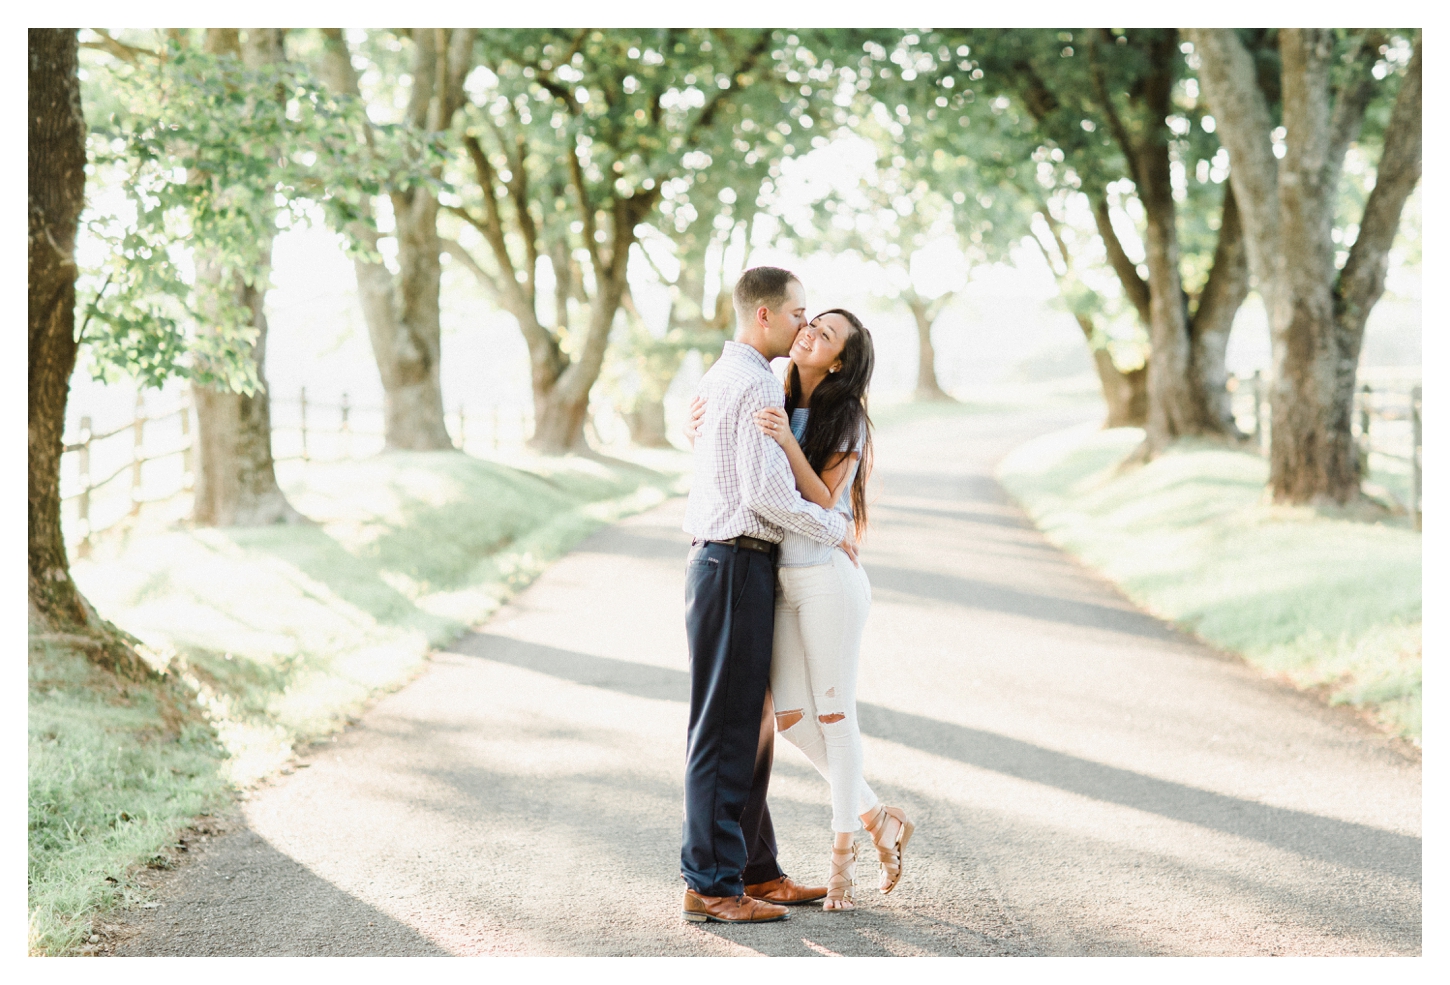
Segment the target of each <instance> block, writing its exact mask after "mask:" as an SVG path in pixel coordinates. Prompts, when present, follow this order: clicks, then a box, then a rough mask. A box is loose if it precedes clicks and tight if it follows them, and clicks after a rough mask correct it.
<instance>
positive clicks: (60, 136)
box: [26, 28, 152, 679]
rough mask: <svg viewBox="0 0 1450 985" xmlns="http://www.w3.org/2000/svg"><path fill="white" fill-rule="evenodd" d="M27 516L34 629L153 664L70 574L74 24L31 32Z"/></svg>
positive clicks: (138, 673) (97, 656) (76, 116)
mask: <svg viewBox="0 0 1450 985" xmlns="http://www.w3.org/2000/svg"><path fill="white" fill-rule="evenodd" d="M28 47H29V56H30V63H29V79H28V82H29V85H28V88H29V101H28V108H29V138H30V140H29V175H28V187H27V193H28V206H29V208H28V212H29V217H28V222H27V229H28V243H27V250H26V253H27V268H28V281H29V291H28V294H29V297H28V314H29V320H30V327H29V332H30V334H29V347H28V351H27V357H28V362H29V391H30V402H29V418H28V428H27V431H28V444H29V449H28V450H29V463H28V464H29V492H28V498H27V510H26V512H27V519H28V521H29V554H30V573H29V579H28V586H27V593H28V597H29V615H30V622H31V626H32V631H34V630H39V631H40V633H41V635H42V637H44V636H45V635H48V634H55V633H58V634H65V635H66V636H67V637H68V638H72V641H73V642H75V641H78V640H79V641H84V647H85V649H86V651H87V654H88V656H90V657H91V659H93V660H95V661H96V662H97V663H99V664H101V665H103V666H106V667H109V668H110V669H112V670H114V671H116V672H118V673H121V674H123V675H125V676H128V677H131V678H134V679H143V678H146V677H148V676H151V674H152V671H151V670H150V668H149V666H148V665H147V664H146V662H145V661H144V660H142V659H141V658H140V656H138V655H137V653H136V651H135V650H134V649H133V648H132V647H131V646H130V645H129V643H130V642H131V638H130V637H129V636H127V635H126V634H124V633H122V632H121V631H120V630H118V629H116V627H114V626H112V625H111V624H110V623H108V622H105V621H104V620H102V619H101V618H100V617H99V616H98V615H96V612H95V610H94V609H92V608H91V606H90V603H88V602H87V601H86V600H85V597H84V596H82V595H81V593H80V590H79V589H78V588H77V587H76V584H75V582H74V581H73V580H72V579H71V574H70V559H69V557H68V556H67V554H66V549H65V539H64V537H63V535H62V533H61V527H60V459H61V454H62V449H63V448H64V445H63V443H62V434H63V432H64V430H65V405H66V400H67V398H68V397H69V395H70V377H71V371H72V370H73V369H74V368H75V362H76V347H77V343H76V338H75V302H76V293H75V280H76V263H75V257H74V250H75V241H76V228H77V224H78V222H79V219H80V214H81V211H82V210H83V209H84V208H85V183H86V176H85V164H86V144H85V136H86V124H85V116H84V115H83V114H82V112H81V94H80V79H79V77H78V74H77V70H78V63H77V59H76V51H77V45H76V32H75V30H74V29H40V28H32V29H30V31H29V45H28Z"/></svg>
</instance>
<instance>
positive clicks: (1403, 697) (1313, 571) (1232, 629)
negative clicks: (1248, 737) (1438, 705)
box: [999, 426, 1421, 744]
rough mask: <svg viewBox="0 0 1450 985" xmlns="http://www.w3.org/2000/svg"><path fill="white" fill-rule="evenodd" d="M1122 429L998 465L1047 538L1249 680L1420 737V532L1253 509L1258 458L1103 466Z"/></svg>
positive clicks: (1343, 514) (1210, 454) (1260, 466)
mask: <svg viewBox="0 0 1450 985" xmlns="http://www.w3.org/2000/svg"><path fill="white" fill-rule="evenodd" d="M1141 438H1142V432H1141V431H1140V430H1138V429H1135V428H1117V429H1113V430H1110V431H1102V430H1099V429H1097V428H1096V427H1093V426H1085V427H1077V428H1071V429H1068V430H1066V431H1060V432H1057V433H1055V434H1051V435H1047V436H1045V437H1042V438H1039V439H1037V440H1035V441H1032V442H1029V443H1028V444H1026V445H1023V446H1022V447H1020V448H1018V449H1016V450H1015V451H1014V452H1013V453H1012V454H1011V455H1009V456H1008V457H1007V458H1006V459H1005V460H1004V461H1003V462H1002V464H1001V466H1000V469H999V476H1000V478H1001V480H1002V482H1003V484H1004V485H1006V486H1007V488H1008V489H1009V490H1010V491H1011V492H1012V494H1013V495H1014V496H1016V497H1017V498H1018V499H1019V500H1020V501H1021V502H1022V503H1023V504H1024V505H1025V507H1026V508H1027V510H1028V512H1029V513H1030V514H1031V515H1032V517H1033V518H1034V519H1035V520H1036V521H1037V523H1038V525H1039V526H1040V527H1041V528H1042V530H1043V531H1044V532H1045V533H1046V534H1047V536H1048V538H1049V539H1051V540H1052V541H1053V542H1054V543H1056V544H1058V545H1059V546H1061V547H1063V548H1065V549H1066V550H1068V551H1070V552H1072V553H1073V554H1075V555H1077V556H1078V557H1080V558H1082V559H1083V560H1084V561H1085V562H1087V563H1088V564H1090V565H1092V566H1093V567H1095V568H1097V569H1099V570H1101V571H1102V572H1103V573H1105V574H1106V575H1107V576H1108V577H1109V578H1111V579H1112V580H1113V581H1115V582H1116V583H1117V584H1118V585H1119V586H1120V587H1121V588H1122V589H1123V590H1124V591H1125V592H1126V593H1127V594H1128V595H1129V596H1130V597H1131V598H1132V599H1133V600H1134V601H1135V602H1137V603H1139V604H1140V605H1142V606H1143V607H1144V608H1146V609H1148V610H1149V611H1151V612H1153V613H1155V614H1156V615H1158V616H1160V617H1162V618H1164V619H1167V620H1170V621H1172V622H1173V623H1175V624H1177V625H1178V626H1180V627H1182V628H1183V629H1185V630H1187V631H1189V632H1192V633H1194V634H1196V635H1197V636H1198V637H1200V638H1201V639H1203V640H1205V641H1206V642H1208V643H1210V644H1212V645H1214V646H1216V647H1219V648H1221V649H1224V650H1229V651H1232V652H1234V653H1238V654H1241V655H1242V656H1243V657H1244V659H1245V660H1247V661H1248V662H1249V663H1250V664H1252V665H1254V666H1255V667H1258V668H1260V669H1261V670H1263V671H1264V672H1265V673H1268V674H1270V675H1273V676H1276V677H1280V678H1282V679H1285V680H1287V681H1290V682H1292V683H1293V684H1295V685H1296V686H1298V687H1302V688H1312V689H1315V690H1318V691H1320V692H1321V693H1323V694H1324V695H1325V697H1326V698H1327V699H1328V700H1329V701H1330V702H1331V703H1333V704H1340V703H1349V704H1351V705H1354V706H1355V707H1358V708H1362V709H1364V710H1365V711H1366V712H1368V713H1369V714H1371V715H1372V716H1373V717H1374V718H1375V719H1376V720H1377V721H1378V722H1379V723H1380V724H1381V725H1382V726H1383V727H1385V728H1386V729H1388V730H1390V731H1392V732H1394V733H1396V734H1398V735H1401V736H1404V737H1405V738H1407V739H1409V740H1411V741H1413V742H1415V743H1417V744H1418V743H1419V741H1420V736H1421V676H1420V672H1421V538H1420V535H1419V534H1418V533H1417V532H1415V531H1414V530H1412V529H1410V527H1409V525H1408V523H1407V521H1406V520H1405V519H1404V518H1402V517H1378V516H1375V515H1374V514H1373V513H1371V512H1370V511H1365V510H1360V511H1329V510H1322V511H1316V510H1311V509H1307V508H1290V507H1281V506H1273V505H1269V504H1267V503H1265V502H1264V499H1263V490H1264V486H1265V483H1266V481H1267V478H1268V466H1267V463H1266V462H1265V461H1264V460H1263V459H1262V458H1259V457H1258V456H1256V455H1251V454H1247V453H1243V452H1238V451H1229V450H1225V449H1223V448H1220V447H1217V446H1211V445H1206V444H1187V443H1185V444H1184V445H1182V446H1180V447H1179V448H1177V449H1176V450H1174V451H1173V452H1171V453H1169V454H1167V455H1164V456H1163V457H1161V458H1159V459H1158V460H1156V461H1154V462H1152V463H1150V464H1149V465H1146V466H1143V467H1137V468H1129V469H1126V470H1123V471H1121V472H1120V471H1118V469H1117V465H1118V463H1119V462H1120V461H1122V459H1123V458H1124V456H1125V455H1127V453H1128V452H1129V451H1131V450H1132V449H1133V448H1134V447H1135V446H1136V445H1137V444H1138V442H1139V441H1140V440H1141Z"/></svg>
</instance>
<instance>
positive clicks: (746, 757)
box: [680, 267, 913, 923]
mask: <svg viewBox="0 0 1450 985" xmlns="http://www.w3.org/2000/svg"><path fill="white" fill-rule="evenodd" d="M734 302H735V316H736V333H735V341H733V342H726V343H725V348H724V351H723V352H721V354H720V358H719V359H718V360H717V361H716V362H715V364H714V365H713V366H711V367H710V369H709V371H708V372H707V373H705V375H704V377H703V379H701V381H700V390H699V395H698V396H697V398H696V400H695V402H694V403H693V404H692V405H691V413H690V421H689V423H688V424H687V426H686V434H687V435H688V436H689V437H690V439H691V441H692V443H693V444H694V448H695V472H694V483H693V485H692V486H691V489H690V498H689V504H688V506H687V509H686V514H685V530H686V532H687V533H689V534H690V536H691V537H692V538H693V540H694V547H693V548H692V550H691V552H690V560H689V565H688V569H687V573H686V581H685V628H686V633H687V635H688V637H689V648H690V726H689V745H688V748H687V752H686V759H685V824H684V844H683V847H682V849H681V851H680V870H681V871H680V874H681V875H682V876H683V877H684V880H685V884H686V889H685V904H684V915H685V919H686V920H691V921H695V922H704V921H707V920H716V921H721V922H724V923H759V922H765V921H771V920H783V919H785V918H786V917H787V916H788V915H789V911H788V910H786V907H787V906H791V905H795V904H800V903H810V902H814V901H817V900H822V899H824V901H825V902H824V903H823V904H822V906H823V907H824V908H825V909H827V910H833V911H834V910H849V909H853V908H854V906H855V903H854V901H853V898H852V886H853V884H854V878H855V862H856V843H855V836H856V832H858V831H860V830H862V828H863V827H864V828H865V830H866V832H867V833H868V834H869V836H870V838H871V841H872V842H873V844H874V845H875V848H876V852H877V855H878V857H879V858H880V861H881V881H880V889H881V891H882V892H883V893H889V892H891V890H893V889H894V888H896V885H897V883H898V882H899V881H900V879H901V864H902V851H903V849H905V847H906V843H907V841H908V840H909V839H910V838H911V833H912V828H913V825H912V823H911V821H909V820H908V819H907V817H906V814H905V812H904V811H902V810H901V809H900V808H899V807H887V806H886V805H885V804H883V803H882V802H881V800H880V799H879V798H877V796H876V795H875V794H874V793H872V792H871V788H870V787H869V786H867V785H866V780H865V778H864V777H863V775H862V753H861V731H860V727H859V725H858V724H857V719H856V674H857V665H858V663H859V660H860V653H861V633H862V630H863V629H864V628H865V625H866V614H867V611H868V609H869V608H870V605H871V585H870V583H869V582H868V581H867V580H866V573H865V572H864V571H862V570H861V566H860V564H859V562H858V561H857V558H856V552H857V548H856V538H857V537H858V536H859V535H860V534H861V533H862V532H863V531H864V530H865V528H866V480H867V477H868V476H869V474H870V471H871V423H870V419H869V418H868V417H867V413H866V410H867V408H866V392H867V388H868V385H869V384H870V382H871V370H872V367H873V364H874V362H875V351H874V349H873V347H872V344H871V333H870V332H868V331H867V330H866V326H864V325H863V324H861V321H860V320H859V319H858V318H857V317H856V316H855V315H853V314H851V313H850V312H849V311H845V310H843V309H840V308H834V309H831V310H829V311H825V312H822V313H821V314H819V315H817V316H816V317H815V318H814V319H812V320H810V321H809V322H807V320H806V316H805V312H806V307H805V290H804V288H803V287H802V286H801V283H800V281H799V280H798V279H797V278H796V277H795V275H794V274H792V273H791V272H790V271H788V270H782V269H780V268H778V267H755V268H752V269H750V270H747V271H745V273H744V274H742V275H741V277H740V280H739V282H738V283H737V284H736V285H735V295H734ZM781 356H789V357H790V363H789V366H788V369H787V372H786V384H785V388H784V391H782V388H781V384H780V382H779V381H778V380H777V379H776V377H775V375H774V374H773V373H772V372H771V370H770V361H771V360H772V359H775V358H778V357H781ZM777 729H778V730H779V731H780V734H781V735H782V736H784V737H785V738H786V739H788V740H789V741H790V742H791V743H793V744H794V745H795V746H796V747H797V748H799V749H800V750H801V752H803V753H805V754H806V756H807V757H808V758H809V759H810V761H811V762H812V763H813V764H814V765H815V767H816V769H817V770H819V771H820V773H821V775H822V776H824V777H825V778H826V780H827V782H829V783H830V786H831V829H832V831H833V832H834V834H835V838H834V842H833V845H832V848H831V855H830V870H829V875H828V877H827V880H826V885H825V886H824V887H814V888H813V887H808V886H802V885H800V884H799V883H797V882H795V881H794V880H793V879H791V878H790V877H789V876H787V875H786V874H785V873H784V872H782V871H781V869H780V866H779V865H778V864H777V862H776V847H775V832H774V829H773V828H772V827H771V822H770V810H769V808H767V807H766V803H765V794H766V789H767V787H768V786H769V783H770V770H771V763H772V760H773V753H774V735H775V731H776V730H777Z"/></svg>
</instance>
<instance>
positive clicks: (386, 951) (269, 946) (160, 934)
mask: <svg viewBox="0 0 1450 985" xmlns="http://www.w3.org/2000/svg"><path fill="white" fill-rule="evenodd" d="M214 852H215V853H214V854H209V855H208V856H205V857H204V858H203V859H199V860H198V861H199V862H202V863H203V864H204V866H206V867H209V868H211V869H214V870H217V873H216V874H210V873H207V872H206V868H202V870H201V871H195V870H193V871H190V872H185V873H183V876H182V884H181V886H180V887H178V888H179V889H180V892H179V893H178V894H177V895H176V896H175V897H173V898H171V899H168V900H166V901H164V902H163V903H162V905H161V907H160V908H158V909H156V910H154V911H146V912H147V915H146V916H143V915H141V914H140V913H137V914H136V915H135V916H134V917H132V918H130V919H129V920H128V923H130V924H131V926H130V927H128V928H126V929H125V930H123V931H122V934H123V935H124V936H125V940H124V942H123V943H122V944H121V945H120V946H119V947H117V948H116V954H117V955H121V956H131V955H152V956H169V955H188V956H192V957H222V956H231V957H260V956H273V957H290V956H317V955H352V956H359V957H365V956H380V955H415V956H446V955H447V954H448V952H447V951H446V950H444V949H443V948H441V947H439V946H438V945H436V944H434V943H433V942H432V941H430V940H428V939H427V938H426V937H424V936H423V935H421V934H419V933H418V932H417V931H416V930H414V929H413V928H412V927H409V926H408V925H407V924H404V923H401V922H399V921H397V920H395V919H393V918H392V917H390V916H388V915H387V914H385V913H383V912H382V911H380V910H377V909H375V908H374V907H372V906H369V905H368V904H367V903H364V902H363V901H361V900H359V899H358V898H357V897H355V896H353V895H352V894H350V893H348V892H347V891H345V890H343V889H340V888H338V887H337V886H336V885H334V884H333V883H331V882H329V881H327V880H326V879H322V878H320V877H318V876H317V875H315V874H314V873H313V872H312V871H311V870H310V869H308V868H307V867H306V866H304V865H303V864H302V863H300V862H298V861H297V860H296V859H293V858H291V857H289V856H287V855H285V854H283V853H282V852H280V851H278V850H277V849H276V848H274V847H272V846H271V845H270V844H268V843H267V841H266V840H265V839H264V838H262V837H261V836H260V835H258V834H257V833H256V832H255V831H252V830H251V829H249V828H243V829H242V830H240V831H238V832H236V834H235V835H232V836H231V840H229V841H228V842H227V843H226V845H225V850H224V853H223V851H216V850H214ZM217 874H219V876H220V882H218V879H217V878H216V877H215V875H217ZM258 913H266V914H268V919H266V920H257V919H256V915H257V914H258ZM132 928H134V931H135V933H134V936H133V935H132V934H131V933H128V931H130V930H131V929H132Z"/></svg>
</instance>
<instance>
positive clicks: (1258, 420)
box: [1254, 369, 1264, 455]
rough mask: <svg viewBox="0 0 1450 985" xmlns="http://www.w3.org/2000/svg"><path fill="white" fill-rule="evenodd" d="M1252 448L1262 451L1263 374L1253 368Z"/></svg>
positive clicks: (1260, 452)
mask: <svg viewBox="0 0 1450 985" xmlns="http://www.w3.org/2000/svg"><path fill="white" fill-rule="evenodd" d="M1254 448H1256V449H1257V450H1258V452H1259V454H1260V455H1262V454H1263V453H1264V374H1263V373H1262V372H1261V371H1259V370H1257V369H1256V370H1254Z"/></svg>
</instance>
